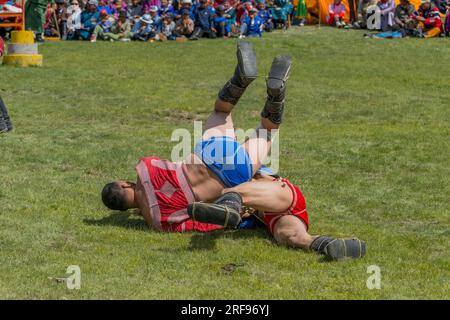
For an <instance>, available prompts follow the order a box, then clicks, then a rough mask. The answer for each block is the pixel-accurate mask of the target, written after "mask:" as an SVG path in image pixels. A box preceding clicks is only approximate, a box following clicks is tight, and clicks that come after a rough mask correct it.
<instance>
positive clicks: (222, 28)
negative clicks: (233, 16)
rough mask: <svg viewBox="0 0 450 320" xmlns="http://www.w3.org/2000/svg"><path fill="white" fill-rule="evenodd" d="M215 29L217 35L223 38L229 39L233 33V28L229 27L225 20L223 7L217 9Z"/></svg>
mask: <svg viewBox="0 0 450 320" xmlns="http://www.w3.org/2000/svg"><path fill="white" fill-rule="evenodd" d="M214 28H215V29H216V30H217V33H216V35H217V36H218V37H222V38H228V37H229V36H230V33H231V28H230V26H229V25H227V19H226V18H225V8H224V6H223V5H220V6H217V7H216V15H215V17H214Z"/></svg>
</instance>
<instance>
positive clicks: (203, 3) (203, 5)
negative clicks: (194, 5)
mask: <svg viewBox="0 0 450 320" xmlns="http://www.w3.org/2000/svg"><path fill="white" fill-rule="evenodd" d="M199 2H200V7H202V8H205V7H206V6H207V4H208V1H207V0H199Z"/></svg>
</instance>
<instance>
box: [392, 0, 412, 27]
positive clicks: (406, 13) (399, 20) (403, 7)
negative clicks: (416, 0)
mask: <svg viewBox="0 0 450 320" xmlns="http://www.w3.org/2000/svg"><path fill="white" fill-rule="evenodd" d="M415 11H416V9H415V8H414V6H413V5H412V4H411V2H409V0H400V3H399V5H398V6H397V7H396V8H395V14H394V29H395V30H399V29H401V28H404V27H405V25H406V23H407V22H408V21H409V20H410V19H411V18H410V17H411V15H412V14H413V13H414V12H415Z"/></svg>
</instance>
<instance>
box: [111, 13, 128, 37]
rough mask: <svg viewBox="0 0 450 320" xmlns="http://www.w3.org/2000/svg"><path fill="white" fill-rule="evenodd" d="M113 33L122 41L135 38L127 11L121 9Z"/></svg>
mask: <svg viewBox="0 0 450 320" xmlns="http://www.w3.org/2000/svg"><path fill="white" fill-rule="evenodd" d="M112 33H113V34H114V35H117V36H118V37H117V39H119V40H120V41H130V40H131V39H132V38H133V33H132V32H131V23H130V22H129V21H128V19H127V11H125V10H123V9H122V10H120V11H119V17H118V19H117V21H115V22H114V24H113V28H112Z"/></svg>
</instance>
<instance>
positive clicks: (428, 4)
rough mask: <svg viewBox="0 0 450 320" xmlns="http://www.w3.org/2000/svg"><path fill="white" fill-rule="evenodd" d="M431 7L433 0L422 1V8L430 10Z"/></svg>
mask: <svg viewBox="0 0 450 320" xmlns="http://www.w3.org/2000/svg"><path fill="white" fill-rule="evenodd" d="M430 7H431V0H422V1H421V2H420V8H421V9H422V10H428V9H430Z"/></svg>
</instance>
